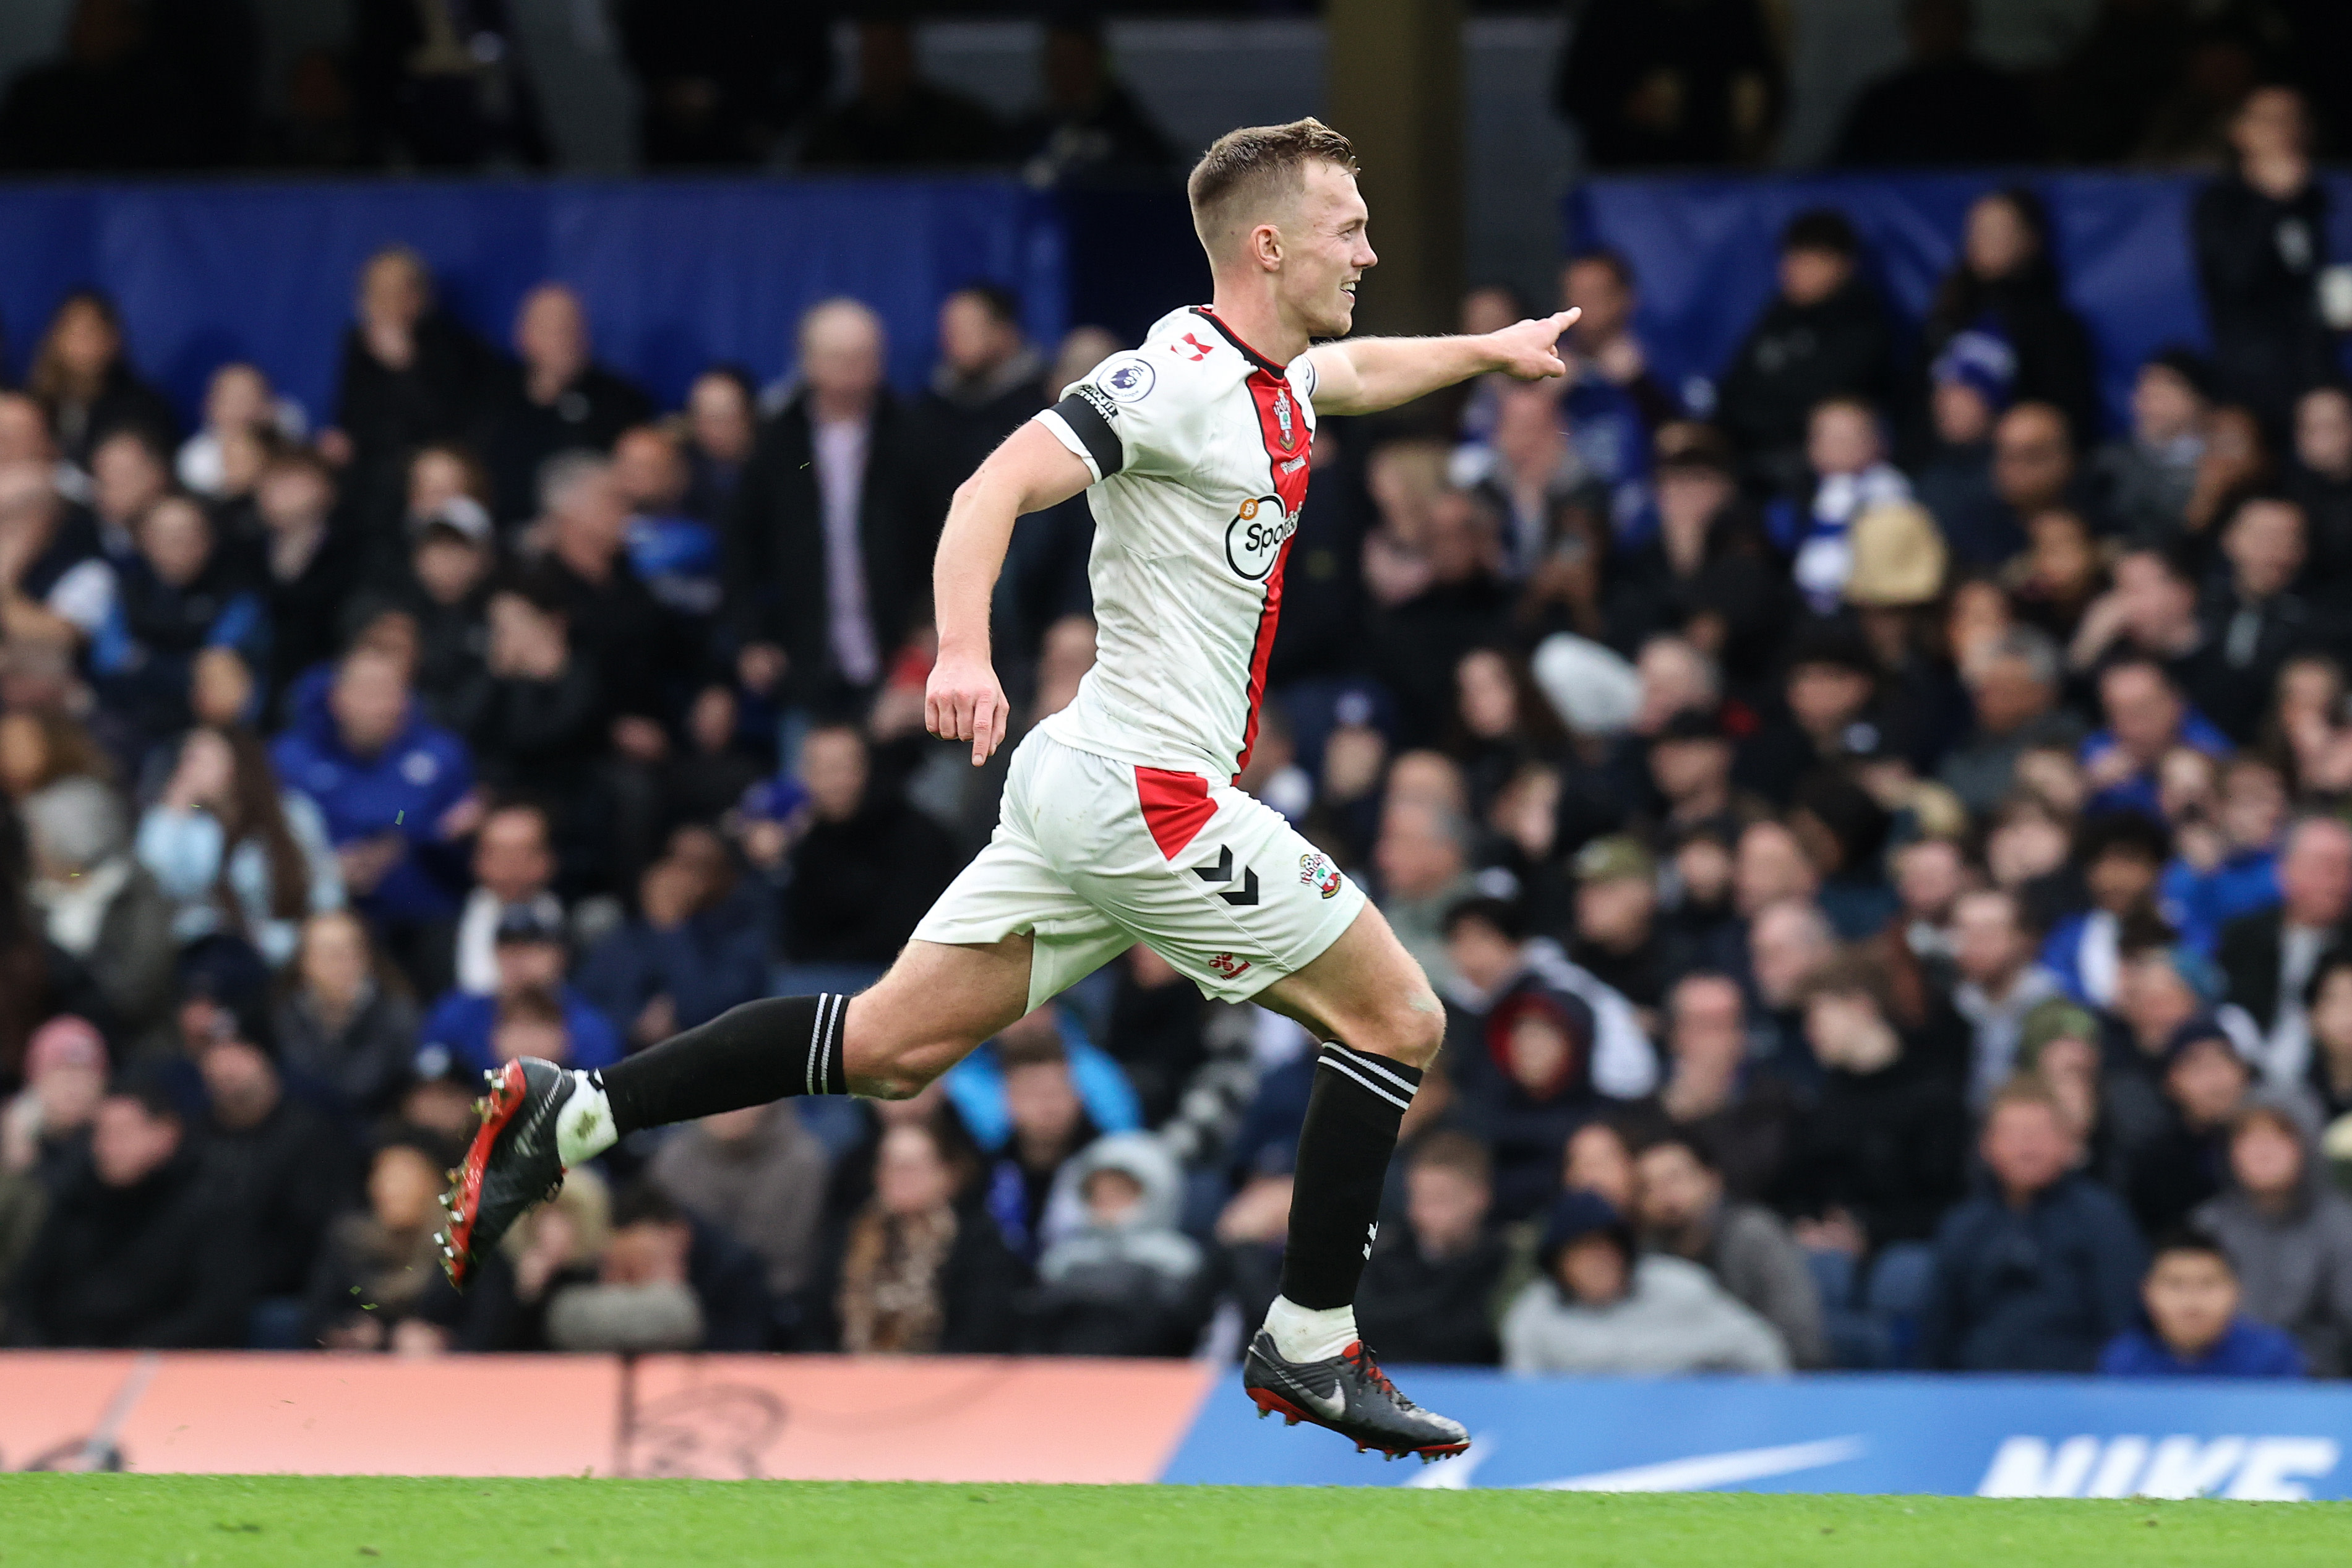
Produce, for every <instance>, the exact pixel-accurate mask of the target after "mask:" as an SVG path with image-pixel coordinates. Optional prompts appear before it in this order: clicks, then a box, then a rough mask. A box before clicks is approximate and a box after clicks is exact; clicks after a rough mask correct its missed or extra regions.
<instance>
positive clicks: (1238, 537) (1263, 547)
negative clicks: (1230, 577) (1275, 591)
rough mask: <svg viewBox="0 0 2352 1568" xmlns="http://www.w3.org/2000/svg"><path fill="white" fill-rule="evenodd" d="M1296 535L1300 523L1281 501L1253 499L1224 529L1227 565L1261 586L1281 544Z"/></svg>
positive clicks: (1266, 498) (1279, 552)
mask: <svg viewBox="0 0 2352 1568" xmlns="http://www.w3.org/2000/svg"><path fill="white" fill-rule="evenodd" d="M1297 531H1298V519H1297V518H1296V517H1291V516H1290V515H1289V514H1287V513H1286V512H1285V511H1284V510H1283V509H1282V497H1279V496H1256V497H1252V498H1250V499H1249V500H1246V501H1244V502H1243V503H1242V504H1241V509H1240V510H1239V511H1237V512H1235V513H1234V520H1233V521H1232V522H1230V523H1227V524H1226V525H1225V563H1226V564H1227V565H1228V566H1231V567H1232V568H1233V569H1234V570H1235V571H1237V572H1239V573H1241V574H1242V575H1243V576H1244V577H1245V578H1247V579H1249V580H1251V581H1252V582H1262V581H1264V580H1265V574H1266V573H1267V572H1269V571H1272V570H1274V563H1275V561H1276V559H1278V558H1279V557H1280V556H1281V554H1282V541H1283V540H1285V539H1286V538H1289V537H1290V536H1291V535H1293V534H1295V533H1297Z"/></svg>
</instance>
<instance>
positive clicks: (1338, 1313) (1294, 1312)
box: [1265, 1296, 1359, 1361]
mask: <svg viewBox="0 0 2352 1568" xmlns="http://www.w3.org/2000/svg"><path fill="white" fill-rule="evenodd" d="M1265 1332H1266V1333H1270V1334H1272V1335H1273V1336H1274V1348H1275V1349H1276V1350H1277V1351H1279V1352H1281V1354H1282V1359H1283V1360H1285V1361H1328V1360H1329V1359H1330V1358H1331V1357H1332V1356H1335V1355H1337V1354H1339V1353H1340V1352H1341V1351H1343V1350H1345V1349H1347V1348H1348V1347H1349V1345H1351V1344H1353V1343H1356V1340H1357V1338H1358V1337H1359V1336H1358V1335H1357V1333H1356V1309H1355V1308H1354V1307H1352V1306H1347V1307H1321V1308H1316V1307H1302V1306H1300V1305H1299V1304H1298V1303H1297V1302H1296V1301H1292V1300H1291V1299H1290V1298H1289V1297H1287V1296H1276V1297H1275V1299H1274V1305H1272V1306H1271V1307H1268V1308H1267V1309H1266V1312H1265Z"/></svg>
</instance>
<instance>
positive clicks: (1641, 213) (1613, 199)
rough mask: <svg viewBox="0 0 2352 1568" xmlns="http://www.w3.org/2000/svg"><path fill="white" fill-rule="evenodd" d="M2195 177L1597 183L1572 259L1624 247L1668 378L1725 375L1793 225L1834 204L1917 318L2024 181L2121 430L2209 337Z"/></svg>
mask: <svg viewBox="0 0 2352 1568" xmlns="http://www.w3.org/2000/svg"><path fill="white" fill-rule="evenodd" d="M2198 183H2199V181H2198V180H2197V179H2195V178H2188V177H2179V176H2168V175H2150V174H2020V173H2017V172H2001V171H1998V170H1988V171H1979V172H1969V173H1958V174H1915V175H1902V176H1885V177H1878V176H1868V175H1818V176H1797V177H1787V178H1767V179H1758V178H1755V177H1754V176H1729V175H1695V176H1690V177H1685V178H1671V179H1656V178H1649V179H1601V180H1593V181H1590V182H1588V183H1585V184H1583V185H1580V186H1579V187H1578V188H1577V189H1575V190H1574V191H1572V192H1570V194H1569V196H1568V198H1567V202H1566V206H1565V211H1564V214H1563V216H1564V219H1565V223H1566V239H1567V243H1568V246H1569V247H1570V250H1577V249H1583V248H1586V247H1590V246H1612V247H1614V248H1616V249H1618V250H1621V251H1622V252H1623V253H1624V254H1625V256H1627V258H1628V259H1630V260H1631V261H1632V262H1633V268H1634V271H1635V273H1636V274H1637V275H1638V276H1639V277H1640V279H1641V286H1642V305H1641V312H1640V315H1639V317H1638V318H1637V321H1636V324H1637V328H1638V329H1639V331H1640V332H1641V334H1642V337H1643V341H1644V342H1645V343H1646V344H1647V345H1648V347H1649V350H1650V355H1651V359H1652V361H1653V363H1654V368H1655V369H1656V370H1657V371H1658V372H1659V373H1660V374H1661V375H1662V376H1663V377H1664V379H1665V380H1666V382H1667V383H1668V384H1669V385H1674V386H1679V385H1681V384H1683V383H1684V382H1685V381H1687V380H1688V378H1690V377H1693V376H1701V377H1706V378H1707V379H1709V380H1712V379H1713V378H1714V377H1715V376H1717V374H1718V373H1719V372H1720V371H1722V369H1723V366H1724V364H1725V362H1726V361H1727V360H1729V358H1730V357H1731V353H1732V350H1734V349H1736V348H1738V345H1739V340H1740V339H1741V338H1742V337H1743V336H1745V335H1746V333H1747V330H1748V325H1749V323H1751V322H1752V321H1753V320H1754V319H1756V316H1757V313H1758V312H1759V310H1761V309H1762V308H1763V307H1764V304H1765V301H1766V300H1767V299H1769V298H1770V297H1771V294H1772V291H1773V287H1774V281H1773V268H1774V263H1775V261H1776V259H1777V256H1776V244H1777V241H1778V239H1779V236H1780V229H1781V227H1782V225H1785V224H1786V223H1787V222H1788V221H1789V219H1790V218H1791V217H1793V216H1795V215H1796V214H1798V213H1800V212H1802V211H1803V210H1804V209H1806V208H1808V207H1817V206H1827V207H1836V208H1838V209H1839V210H1841V211H1843V213H1844V214H1846V215H1847V216H1848V217H1849V218H1851V219H1852V220H1853V225H1854V227H1855V228H1856V229H1857V230H1859V231H1860V232H1861V235H1862V237H1863V241H1864V245H1865V246H1867V247H1868V249H1869V253H1870V256H1869V272H1870V276H1871V277H1872V279H1873V281H1874V282H1875V283H1876V284H1877V285H1878V287H1879V289H1880V292H1881V293H1882V294H1883V295H1884V296H1885V298H1886V299H1887V301H1888V302H1889V303H1890V304H1891V305H1892V306H1893V307H1894V308H1895V310H1896V311H1897V312H1898V313H1899V314H1900V315H1901V316H1902V317H1903V318H1905V319H1906V320H1907V321H1909V322H1914V323H1916V321H1917V320H1918V319H1919V318H1920V317H1921V316H1922V315H1924V314H1925V313H1926V310H1927V303H1928V300H1929V299H1930V298H1931V297H1932V296H1933V295H1934V293H1935V290H1936V284H1937V280H1939V279H1940V278H1941V277H1943V275H1944V274H1945V272H1946V271H1948V269H1949V268H1950V267H1951V266H1952V263H1953V261H1954V259H1955V258H1956V257H1957V256H1958V253H1959V241H1960V229H1961V223H1962V220H1963V219H1964V218H1965V216H1966V215H1967V213H1968V209H1969V204H1970V203H1971V202H1973V201H1975V200H1976V199H1977V197H1979V195H1982V194H1983V193H1985V192H1987V191H1991V190H1998V189H2000V188H2001V187H2003V186H2006V185H2012V184H2022V185H2025V186H2027V187H2029V188H2030V189H2032V190H2033V191H2035V192H2036V193H2039V194H2040V195H2041V197H2042V200H2043V202H2044V203H2045V204H2047V205H2048V207H2049V209H2050V215H2051V222H2052V225H2053V230H2054V235H2053V251H2054V252H2055V256H2056V260H2057V263H2058V267H2059V270H2060V272H2061V274H2062V275H2063V278H2064V280H2065V287H2066V296H2067V298H2068V300H2069V301H2070V302H2071V303H2072V304H2073V305H2074V308H2075V309H2076V310H2077V311H2079V312H2080V313H2081V314H2082V316H2083V318H2084V321H2085V322H2087V323H2088V325H2089V327H2090V330H2091V336H2092V338H2093V340H2094V341H2095V343H2096V345H2097V347H2098V350H2099V360H2100V385H2101V390H2102V392H2104V394H2105V402H2106V410H2107V415H2108V418H2109V420H2110V421H2111V422H2113V423H2116V425H2118V426H2120V424H2121V423H2122V421H2123V418H2124V415H2125V410H2126V403H2127V401H2128V398H2129V396H2130V392H2131V380H2132V375H2133V372H2134V371H2135V370H2136V369H2137V366H2138V365H2139V363H2140V361H2143V360H2144V359H2146V358H2147V356H2148V355H2149V354H2150V353H2152V352H2154V351H2155V350H2158V349H2159V348H2162V347H2163V346H2165V345H2166V344H2168V343H2172V342H2188V343H2191V344H2197V345H2200V346H2201V345H2203V344H2204V343H2205V342H2206V341H2207V329H2206V321H2205V313H2204V307H2203V305H2202V304H2201V303H2200V300H2199V298H2198V293H2197V278H2196V273H2195V268H2194V266H2193V264H2192V261H2191V258H2190V254H2189V203H2190V201H2191V200H2192V199H2193V197H2194V196H2195V193H2196V190H2197V186H2198ZM2325 183H2326V187H2327V193H2328V201H2329V204H2330V222H2329V234H2328V246H2329V253H2330V255H2332V256H2334V257H2335V258H2336V260H2338V261H2347V260H2352V176H2347V175H2333V176H2329V177H2327V178H2326V182H2325Z"/></svg>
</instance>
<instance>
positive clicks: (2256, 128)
mask: <svg viewBox="0 0 2352 1568" xmlns="http://www.w3.org/2000/svg"><path fill="white" fill-rule="evenodd" d="M2310 136H2311V127H2310V122H2309V120H2308V119H2307V117H2306V115H2305V109H2304V103H2303V98H2302V95H2301V94H2299V93H2297V92H2296V91H2295V90H2294V89H2293V88H2290V87H2265V88H2261V89H2256V90H2255V91H2254V92H2253V93H2252V94H2250V95H2249V96H2248V97H2247V99H2246V101H2245V104H2244V106H2243V107H2242V108H2241V109H2240V110H2238V114H2237V118H2236V119H2234V120H2231V124H2230V141H2231V145H2232V146H2233V147H2234V148H2235V149H2236V150H2237V153H2238V167H2237V168H2236V169H2235V170H2234V171H2233V172H2231V173H2228V174H2225V175H2223V176H2222V177H2221V178H2220V179H2218V180H2215V181H2213V182H2212V183H2210V184H2208V185H2207V186H2205V188H2204V189H2202V190H2200V191H2199V192H2198V193H2197V199H2196V204H2195V205H2194V206H2193V207H2192V208H2191V209H2190V213H2189V237H2190V239H2191V242H2192V243H2193V245H2194V246H2195V249H2196V257H2197V281H2198V285H2199V287H2200V290H2201V291H2202V293H2203V295H2204V298H2205V315H2206V319H2207V320H2208V321H2210V323H2211V325H2212V329H2213V369H2214V374H2215V379H2216V381H2217V382H2219V386H2220V391H2221V397H2222V398H2223V399H2224V400H2225V401H2227V402H2242V403H2244V404H2245V405H2246V406H2248V407H2249V408H2252V410H2254V412H2255V413H2257V414H2259V415H2260V416H2261V417H2262V419H2263V423H2264V425H2265V426H2266V427H2267V428H2268V429H2270V430H2271V431H2272V432H2273V433H2276V432H2279V431H2282V430H2284V428H2285V426H2286V423H2287V418H2288V414H2289V413H2290V411H2291V409H2292V408H2293V406H2294V399H2295V398H2296V396H2297V395H2299V394H2300V393H2301V392H2304V391H2305V389H2306V388H2309V387H2313V386H2315V385H2317V384H2318V383H2319V382H2323V381H2326V380H2327V379H2329V377H2330V376H2331V375H2332V374H2334V373H2335V371H2336V340H2335V335H2334V334H2333V333H2332V332H2331V331H2330V330H2329V329H2328V327H2327V323H2326V320H2325V319H2322V317H2321V315H2320V309H2319V276H2320V274H2321V272H2322V271H2323V270H2325V269H2326V266H2327V260H2328V257H2327V224H2328V214H2327V192H2326V187H2324V186H2323V185H2321V184H2320V183H2319V182H2318V181H2317V180H2316V179H2315V178H2314V177H2313V175H2312V168H2311V157H2310V153H2309V151H2308V148H2309V142H2310Z"/></svg>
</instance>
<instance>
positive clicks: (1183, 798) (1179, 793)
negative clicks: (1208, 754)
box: [1135, 768, 1217, 861]
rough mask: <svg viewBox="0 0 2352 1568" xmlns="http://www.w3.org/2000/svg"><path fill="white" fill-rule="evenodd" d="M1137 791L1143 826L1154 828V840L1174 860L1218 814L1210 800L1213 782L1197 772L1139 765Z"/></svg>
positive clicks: (1136, 780)
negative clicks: (1140, 766) (1141, 803)
mask: <svg viewBox="0 0 2352 1568" xmlns="http://www.w3.org/2000/svg"><path fill="white" fill-rule="evenodd" d="M1135 793H1136V796H1137V798H1138V799H1139V800H1141V801H1142V802H1143V825H1144V826H1145V827H1147V828H1150V830H1151V841H1152V842H1153V843H1155V844H1158V845H1159V846H1160V854H1162V855H1163V856H1165V857H1166V858H1167V859H1169V860H1171V861H1172V860H1174V859H1175V858H1176V857H1177V856H1178V855H1180V854H1182V853H1183V852H1184V846H1185V845H1186V844H1189V843H1191V842H1192V841H1193V840H1194V839H1196V838H1198V837H1200V834H1201V830H1202V828H1205V827H1207V826H1208V825H1209V819H1210V818H1212V817H1213V816H1215V815H1216V814H1217V808H1216V806H1215V804H1214V803H1213V802H1212V801H1211V800H1210V799H1209V781H1208V780H1207V779H1203V778H1202V777H1201V776H1200V775H1199V774H1197V773H1177V772H1172V771H1171V770H1170V769H1168V768H1137V769H1136V770H1135Z"/></svg>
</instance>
